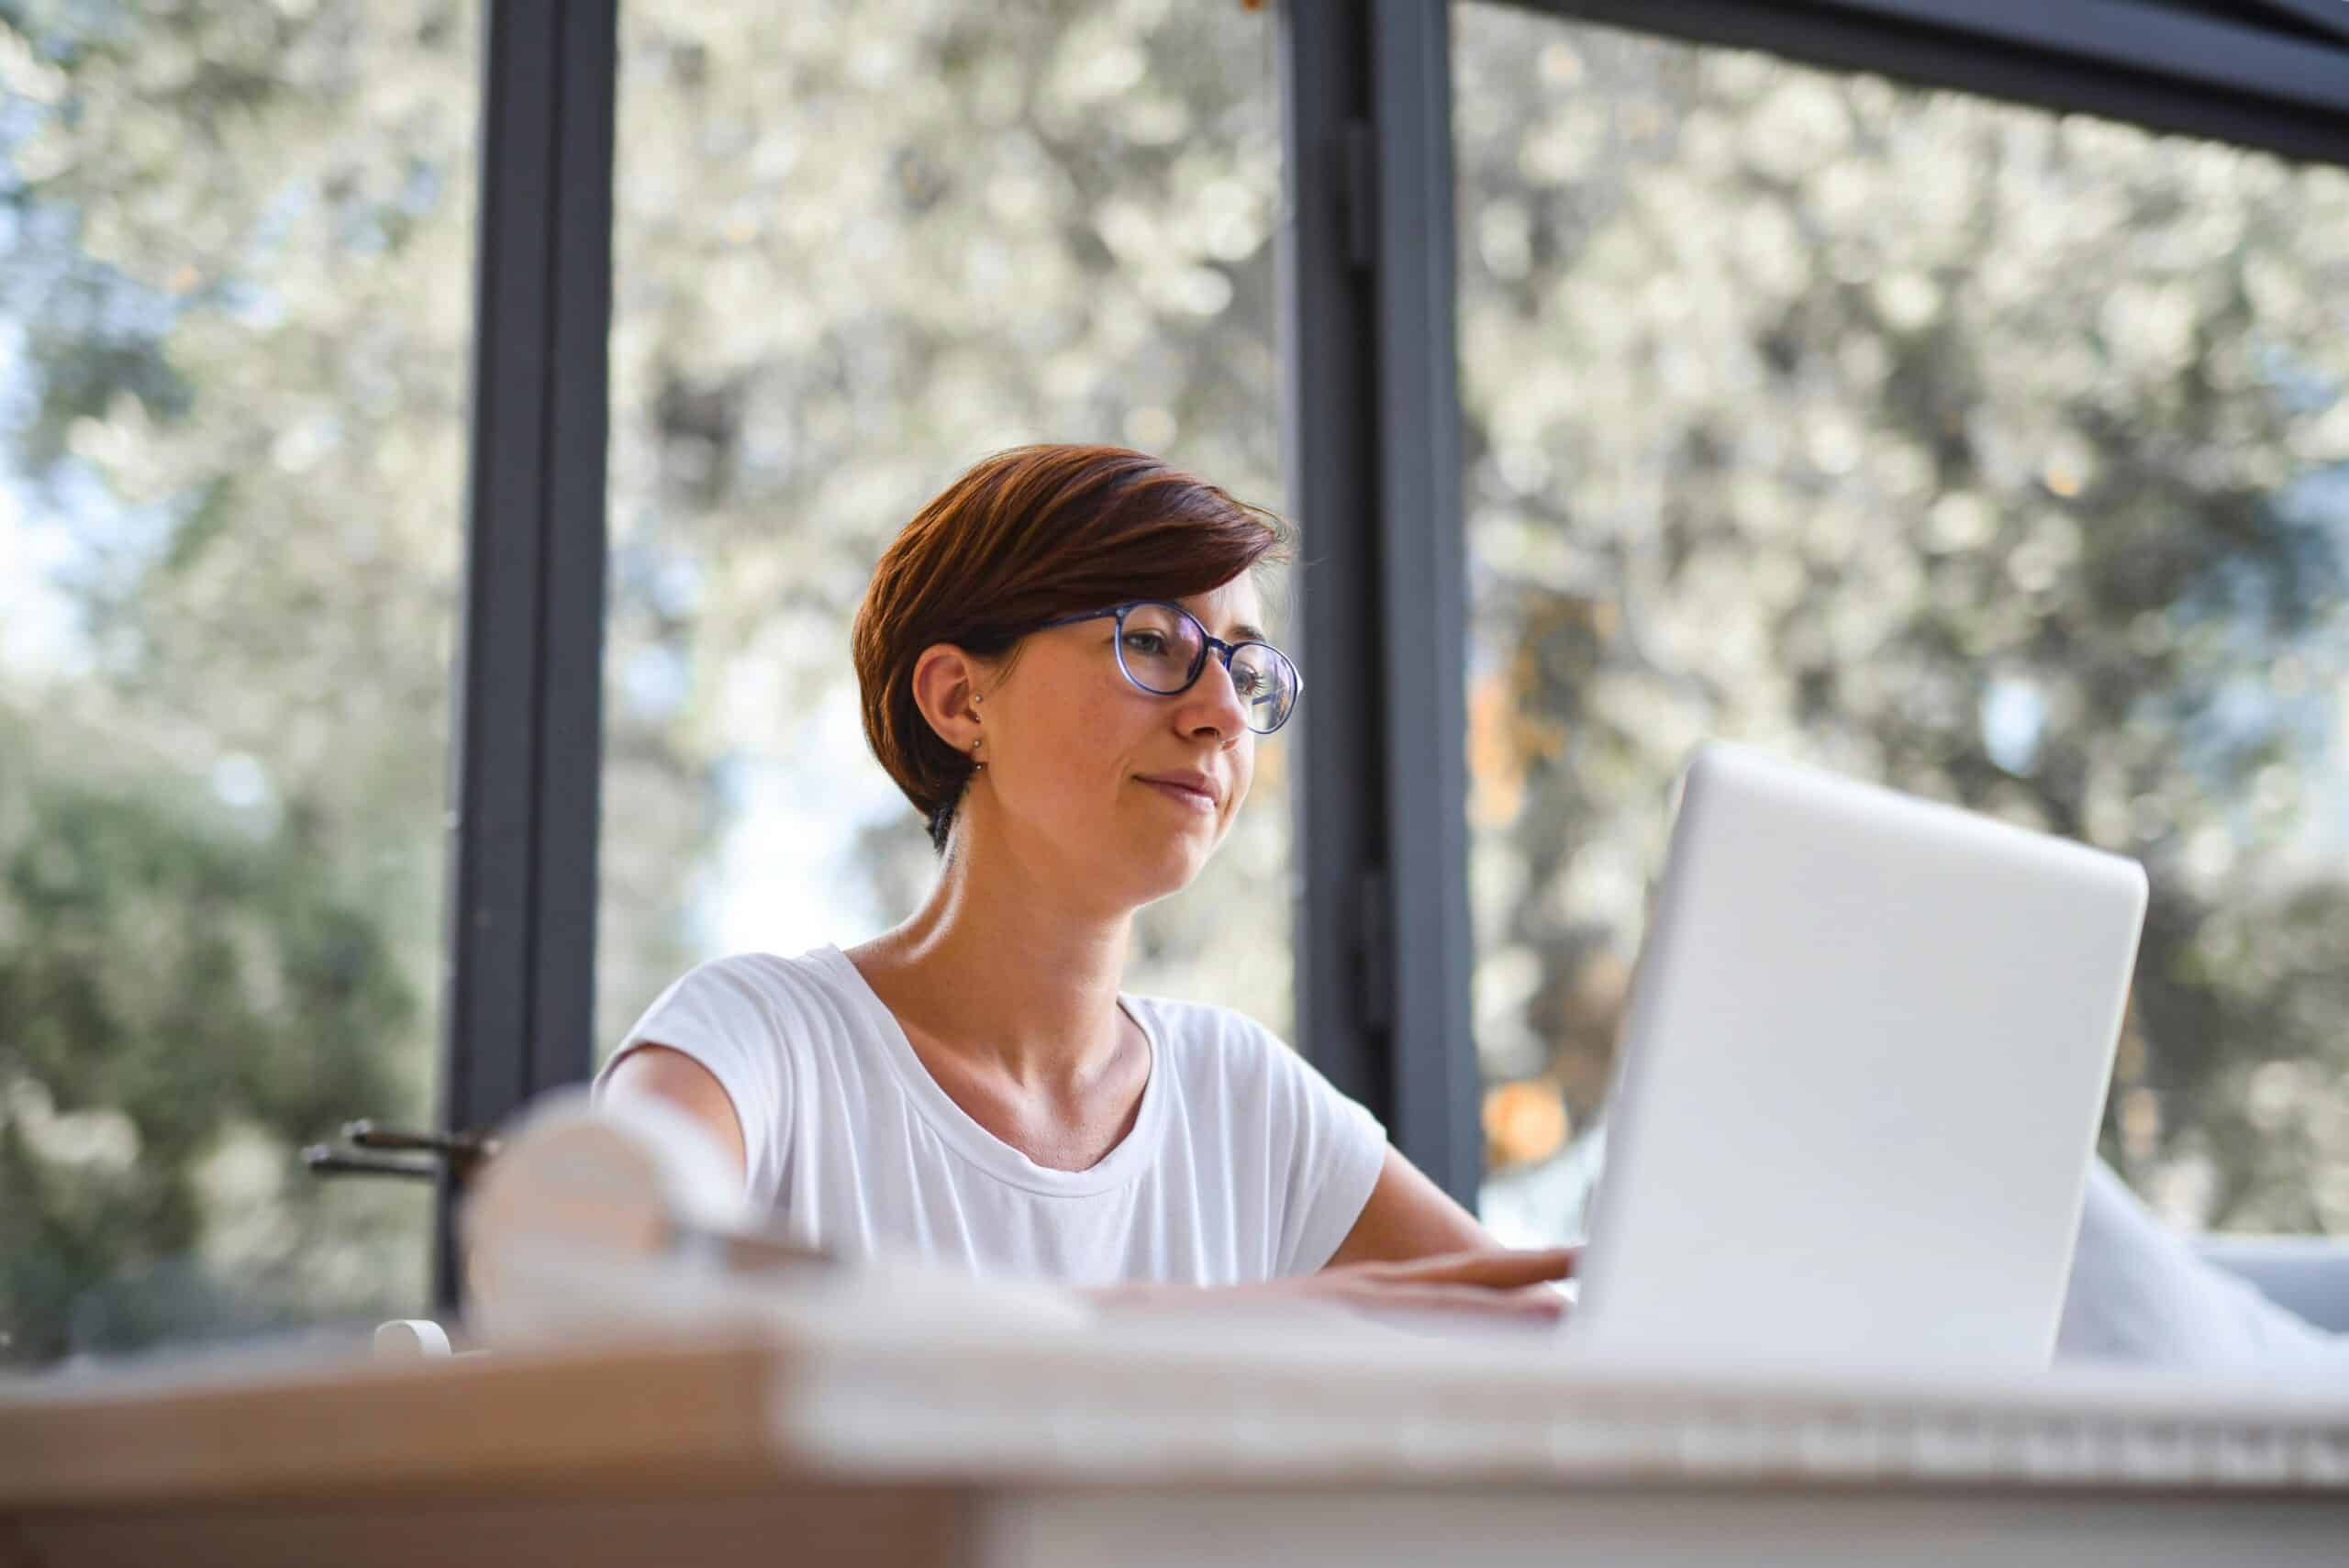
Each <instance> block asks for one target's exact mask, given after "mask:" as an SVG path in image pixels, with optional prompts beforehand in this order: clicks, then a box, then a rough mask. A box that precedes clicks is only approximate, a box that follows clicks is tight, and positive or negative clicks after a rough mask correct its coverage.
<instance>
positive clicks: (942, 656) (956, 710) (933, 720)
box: [913, 642, 986, 752]
mask: <svg viewBox="0 0 2349 1568" xmlns="http://www.w3.org/2000/svg"><path fill="white" fill-rule="evenodd" d="M982 673H984V672H983V671H982V670H981V667H980V665H979V662H978V661H977V660H975V659H974V658H972V657H971V655H969V654H968V653H965V652H963V651H962V650H961V649H959V648H957V647H955V646H954V645H953V644H952V643H951V642H933V643H931V644H930V646H929V647H928V648H925V649H923V650H922V651H921V656H920V657H919V658H918V659H916V660H915V661H914V677H913V680H914V706H916V707H918V708H920V709H921V716H922V717H924V718H926V719H928V720H930V728H932V729H934V730H936V731H937V732H938V737H939V739H940V740H943V741H945V742H946V743H947V744H948V745H949V746H952V747H953V748H954V750H956V751H963V752H968V751H970V749H971V747H972V745H973V744H974V742H976V741H977V740H979V739H980V738H981V737H982V736H983V735H985V733H986V727H985V724H984V723H983V722H981V721H982V718H983V717H984V713H983V709H982V706H981V703H980V699H979V691H978V681H979V679H980V676H981V675H982Z"/></svg>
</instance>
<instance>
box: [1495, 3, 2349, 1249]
mask: <svg viewBox="0 0 2349 1568" xmlns="http://www.w3.org/2000/svg"><path fill="white" fill-rule="evenodd" d="M1458 17H1459V28H1458V53H1457V58H1456V67H1457V70H1458V72H1459V91H1458V105H1459V110H1458V113H1459V118H1458V156H1459V161H1460V172H1461V182H1462V183H1461V199H1460V207H1459V210H1460V217H1461V227H1460V253H1459V254H1460V268H1461V309H1462V313H1463V314H1462V324H1461V341H1462V360H1463V365H1464V376H1465V388H1466V390H1465V396H1466V401H1467V405H1468V407H1469V410H1470V415H1469V426H1470V428H1469V431H1468V440H1467V451H1468V458H1467V462H1468V471H1467V485H1468V496H1469V507H1470V524H1469V528H1470V532H1469V550H1470V556H1471V574H1472V581H1473V593H1474V595H1475V614H1474V616H1473V617H1472V619H1471V625H1472V626H1473V627H1474V628H1475V632H1474V640H1473V645H1472V650H1471V659H1472V664H1473V673H1472V679H1473V681H1474V695H1473V699H1472V706H1473V713H1474V720H1473V724H1474V728H1473V734H1472V741H1471V744H1472V747H1473V773H1474V783H1473V801H1472V810H1473V814H1474V822H1475V825H1474V830H1473V833H1474V838H1473V843H1474V848H1473V851H1472V852H1473V854H1474V857H1475V859H1474V863H1473V866H1472V872H1471V881H1472V885H1473V887H1474V890H1475V906H1476V929H1477V934H1478V937H1477V940H1478V942H1479V959H1478V964H1477V969H1476V976H1475V990H1476V1006H1477V1018H1478V1030H1479V1041H1478V1043H1479V1051H1480V1053H1481V1060H1482V1065H1483V1068H1484V1072H1485V1073H1486V1081H1487V1084H1488V1085H1489V1087H1488V1100H1487V1112H1488V1115H1487V1129H1488V1132H1489V1134H1490V1137H1489V1142H1488V1153H1489V1156H1490V1163H1491V1166H1492V1168H1493V1175H1492V1178H1491V1180H1490V1182H1489V1183H1488V1186H1487V1189H1486V1212H1487V1215H1488V1217H1490V1218H1492V1220H1493V1221H1494V1222H1495V1223H1496V1224H1497V1225H1499V1226H1501V1227H1503V1228H1505V1229H1509V1230H1510V1231H1511V1232H1512V1233H1514V1234H1520V1235H1532V1234H1542V1233H1551V1234H1555V1233H1557V1232H1559V1231H1561V1230H1565V1229H1574V1228H1575V1226H1576V1225H1577V1224H1578V1223H1579V1212H1578V1206H1579V1204H1580V1202H1581V1199H1582V1196H1583V1193H1584V1190H1585V1187H1586V1184H1587V1180H1588V1175H1589V1172H1590V1168H1591V1164H1592V1158H1593V1155H1594V1154H1595V1152H1596V1149H1595V1145H1594V1141H1593V1140H1592V1138H1591V1137H1590V1135H1591V1134H1592V1132H1593V1131H1594V1130H1595V1129H1598V1127H1599V1125H1600V1124H1601V1122H1602V1120H1603V1118H1604V1113H1605V1106H1604V1095H1605V1092H1606V1087H1607V1084H1608V1078H1609V1070H1610V1067H1611V1063H1612V1057H1613V1052H1614V1047H1615V1031H1616V1029H1617V1027H1618V1024H1619V1021H1620V1013H1621V1009H1622V1005H1623V993H1624V985H1625V982H1626V980H1627V978H1628V975H1629V972H1630V966H1631V960H1632V958H1633V955H1634V953H1635V952H1636V951H1637V945H1638V941H1639V937H1640V934H1641V930H1642V920H1643V900H1644V898H1645V895H1646V888H1647V884H1648V879H1649V876H1650V874H1651V873H1652V870H1653V867H1654V865H1655V864H1656V863H1657V860H1658V857H1659V856H1660V853H1661V851H1662V848H1663V842H1664V831H1665V827H1666V818H1665V811H1666V805H1667V791H1668V787H1669V784H1670V781H1671V780H1672V778H1673V776H1674V774H1675V772H1676V771H1677V769H1678V767H1679V766H1680V764H1681V762H1683V761H1684V760H1685V758H1686V756H1687V751H1688V749H1689V748H1690V746H1691V745H1692V744H1693V743H1694V742H1695V741H1697V740H1698V739H1699V738H1700V737H1704V736H1708V735H1721V736H1726V737H1731V738H1737V739H1742V740H1749V741H1753V742H1757V743H1760V744H1762V745H1765V746H1768V747H1771V748H1774V749H1776V750H1777V751H1781V752H1784V753H1786V754H1788V755H1792V756H1795V757H1798V758H1803V759H1807V760H1809V761H1812V762H1820V763H1823V764H1826V765H1829V766H1831V767H1835V768H1838V769H1842V770H1843V771H1846V772H1850V773H1857V774H1861V775H1864V776H1866V777H1870V778H1875V779H1878V780H1882V781H1884V782H1887V783H1889V784H1894V785H1896V786H1898V787H1900V788H1903V789H1906V790H1909V791H1913V792H1916V793H1919V794H1922V795H1931V796H1935V797H1938V798H1942V799H1946V800H1953V801H1957V802H1960V803H1963V804H1965V805H1967V806H1973V807H1976V808H1977V809H1980V810H1985V811H1987V812H1991V813H1993V814H1995V815H1997V816H1999V817H2005V818H2007V819H2009V820H2011V821H2015V822H2019V823H2022V824H2025V825H2028V826H2031V827H2033V828H2045V829H2049V830H2052V831H2054V832H2058V833H2062V834H2065V835H2068V836H2071V837H2075V838H2079V839H2084V840H2088V841H2090V842H2093V843H2096V844H2099V845H2102V846H2105V847H2106V848H2109V849H2112V850H2116V851H2121V852H2123V853H2126V854H2130V855H2133V856H2136V857H2138V858H2139V859H2140V860H2142V861H2143V862H2144V863H2145V865H2146V867H2147V869H2148V871H2149V873H2150V874H2151V876H2152V880H2153V886H2154V901H2153V906H2152V912H2151V915H2150V917H2149V919H2148V921H2147V925H2146V929H2145V937H2144V943H2143V953H2142V962H2140V965H2139V968H2138V972H2137V976H2136V983H2135V986H2134V990H2133V994H2132V1003H2131V1006H2130V1010H2129V1016H2128V1021H2127V1024H2126V1026H2125V1028H2124V1030H2123V1035H2122V1040H2121V1052H2120V1060H2119V1068H2118V1072H2117V1076H2116V1080H2115V1084H2114V1087H2113V1093H2112V1095H2111V1100H2110V1113H2109V1116H2108V1121H2107V1127H2106V1129H2105V1137H2104V1150H2105V1152H2106V1154H2107V1155H2108V1156H2109V1157H2110V1158H2111V1159H2112V1160H2113V1161H2114V1162H2115V1163H2116V1164H2117V1165H2118V1167H2119V1168H2120V1170H2121V1172H2122V1173H2123V1174H2124V1175H2125V1176H2126V1177H2127V1178H2128V1179H2129V1180H2130V1181H2131V1182H2132V1183H2133V1184H2136V1186H2137V1187H2138V1188H2139V1190H2140V1191H2141V1192H2143V1194H2145V1195H2146V1196H2147V1197H2148V1198H2149V1199H2150V1200H2151V1201H2152V1202H2153V1203H2154V1205H2155V1206H2156V1207H2158V1208H2160V1209H2161V1210H2163V1211H2164V1212H2165V1213H2166V1214H2167V1215H2168V1216H2170V1217H2171V1218H2175V1219H2177V1220H2179V1221H2181V1222H2185V1223H2188V1224H2208V1225H2211V1226H2217V1227H2225V1228H2232V1229H2278V1230H2337V1229H2349V873H2344V870H2343V863H2344V862H2343V852H2344V851H2349V752H2344V751H2343V720H2344V718H2349V710H2344V709H2343V706H2342V705H2341V702H2340V693H2341V691H2342V689H2343V684H2342V683H2343V675H2344V674H2349V600H2344V593H2343V565H2344V557H2343V540H2344V539H2349V399H2344V397H2343V392H2344V389H2345V388H2349V333H2344V332H2343V327H2344V325H2349V318H2344V317H2343V310H2342V304H2341V302H2342V300H2343V298H2349V176H2344V174H2343V172H2342V171H2340V170H2337V169H2330V168H2299V167H2295V166H2293V165H2290V164H2288V163H2286V162H2283V161H2280V160H2277V159H2274V158H2270V157H2266V156H2264V155H2259V154H2254V153H2249V152H2244V151H2241V150H2235V149H2232V148H2228V147H2222V146H2215V145H2210V144H2205V143H2200V142H2196V141H2193V140H2189V139H2182V138H2176V137H2165V136H2155V135H2153V134H2150V133H2148V132H2145V131H2142V130H2137V129H2134V128H2128V127H2124V126H2119V125H2114V124H2110V123H2108V122H2104V121H2099V120H2096V119H2091V118H2088V117H2083V116H2056V115H2052V114H2047V113H2043V112H2040V111H2036V110H2032V109H2026V108H2021V107H2015V106H2004V105H1998V104H1992V103H1988V102H1986V101H1982V100H1979V99H1973V98H1968V97H1965V96H1964V95H1955V94H1949V93H1934V92H1926V91H1922V90H1918V89H1913V88H1908V87H1900V86H1895V85H1893V84H1891V83H1887V82H1885V81H1882V80H1879V79H1876V78H1874V77H1869V76H1848V75H1838V74H1831V73H1827V72H1818V71H1812V70H1808V69H1803V68H1799V67H1796V66H1792V65H1788V64H1785V63H1782V62H1780V61H1775V60H1772V59H1770V58H1767V57H1765V56H1761V55H1755V54H1750V53H1741V52H1737V51H1733V50H1714V49H1699V48H1692V47H1687V46H1683V45H1678V44H1672V43H1664V42H1660V41H1656V40H1652V39H1641V38H1637V37H1631V36H1627V35H1623V34H1619V33H1614V32H1609V31H1606V30H1602V29H1599V28H1587V27H1581V26H1568V25H1563V24H1559V23H1556V22H1553V21H1545V20H1542V19H1538V18H1535V17H1530V16H1526V15H1522V14H1520V13H1518V12H1516V11H1513V10H1510V9H1507V8H1504V7H1499V6H1482V5H1472V6H1463V7H1461V8H1460V10H1459V12H1458Z"/></svg>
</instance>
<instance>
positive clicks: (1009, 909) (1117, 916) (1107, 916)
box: [849, 844, 1133, 1092]
mask: <svg viewBox="0 0 2349 1568" xmlns="http://www.w3.org/2000/svg"><path fill="white" fill-rule="evenodd" d="M970 848H971V847H970V846H969V845H967V844H957V845H956V847H955V851H954V853H953V854H952V856H950V858H949V859H948V861H947V862H946V864H945V865H944V867H943V868H942V869H941V872H940V873H939V878H938V881H937V883H936V884H935V885H934V886H932V887H931V889H930V895H929V897H928V898H926V899H925V900H923V903H922V906H921V907H920V908H919V909H918V910H916V911H915V912H914V913H913V915H912V916H911V917H908V918H907V920H906V921H905V922H904V923H902V924H901V925H899V926H898V927H896V929H894V930H891V931H888V932H886V933H885V934H884V935H882V936H880V937H877V938H875V939H874V940H872V941H869V942H866V943H863V945H861V946H859V947H857V948H854V949H852V950H851V951H850V953H849V957H850V959H851V961H852V962H854V963H855V964H856V966H857V969H858V971H859V972H860V973H863V976H864V978H865V981H866V983H867V984H871V985H872V986H873V989H874V993H875V995H879V996H880V997H881V999H882V1001H883V1002H884V1003H885V1004H886V1005H887V1006H888V1007H889V1010H890V1011H891V1012H893V1013H895V1014H896V1016H897V1018H898V1019H899V1020H900V1021H901V1022H903V1023H906V1024H908V1025H911V1026H913V1027H914V1028H916V1029H919V1030H920V1031H921V1032H922V1033H923V1034H925V1035H927V1036H928V1037H930V1039H931V1040H934V1041H936V1042H937V1043H938V1044H940V1045H941V1046H943V1047H945V1048H947V1049H949V1050H952V1051H955V1052H957V1053H958V1054H964V1055H965V1056H966V1059H968V1060H971V1061H972V1062H974V1064H975V1065H983V1066H985V1067H987V1068H990V1069H992V1070H995V1071H997V1072H1000V1073H1002V1074H1003V1075H1004V1077H1005V1078H1007V1079H1008V1080H1009V1081H1010V1082H1011V1083H1012V1084H1017V1085H1019V1086H1020V1087H1021V1088H1026V1089H1042V1090H1050V1091H1055V1092H1063V1091H1080V1092H1081V1091H1082V1090H1083V1088H1084V1087H1085V1085H1087V1084H1092V1083H1094V1082H1096V1081H1097V1080H1098V1079H1099V1078H1100V1077H1101V1076H1102V1074H1104V1073H1108V1072H1109V1071H1111V1070H1113V1069H1114V1067H1115V1066H1116V1065H1117V1064H1118V1062H1119V1060H1120V1058H1121V1056H1122V1054H1123V1053H1124V1052H1125V1051H1127V1050H1128V1049H1129V1045H1130V1042H1129V1040H1127V1030H1128V1028H1129V1027H1130V1026H1128V1025H1127V1024H1126V1023H1125V1022H1124V1019H1123V1018H1122V1016H1121V1015H1120V1014H1119V1010H1118V988H1119V982H1120V980H1121V978H1122V976H1123V975H1124V973H1125V967H1126V952H1127V949H1128V947H1129V944H1130V940H1131V937H1132V930H1133V916H1132V914H1131V912H1130V911H1110V912H1103V911H1101V910H1098V909H1085V908H1080V907H1072V906H1070V904H1069V903H1068V901H1067V899H1066V895H1065V882H1064V879H1057V878H1055V879H1049V880H1052V881H1061V882H1062V883H1063V886H1062V887H1061V888H1057V889H1056V888H1052V887H1050V886H1047V885H1045V884H1046V882H1047V881H1048V879H1046V878H1042V877H1037V876H1029V875H1022V874H1020V873H1019V869H1018V868H1017V867H1015V866H1011V865H1007V864H1005V863H1003V859H1002V858H1001V857H989V858H987V860H986V861H985V862H984V863H983V862H981V861H980V858H979V857H977V856H974V854H972V853H971V852H970Z"/></svg>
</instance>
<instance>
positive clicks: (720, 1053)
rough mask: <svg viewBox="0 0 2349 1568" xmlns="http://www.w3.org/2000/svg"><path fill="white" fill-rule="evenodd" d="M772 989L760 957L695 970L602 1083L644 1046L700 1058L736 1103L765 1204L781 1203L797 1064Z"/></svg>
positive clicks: (664, 997)
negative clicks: (777, 1196) (765, 979)
mask: <svg viewBox="0 0 2349 1568" xmlns="http://www.w3.org/2000/svg"><path fill="white" fill-rule="evenodd" d="M770 991H771V987H770V985H769V984H765V983H763V980H762V977H761V975H760V973H759V970H758V968H757V962H756V961H755V960H753V959H748V958H724V959H717V960H714V961H712V962H708V963H705V964H702V965H699V966H698V967H696V968H695V969H693V970H690V971H688V972H687V973H685V975H683V976H682V977H680V978H679V979H678V980H677V981H676V982H675V983H674V984H672V985H670V987H669V988H668V989H667V990H666V991H663V992H662V993H661V995H659V996H657V997H655V998H654V999H653V1003H652V1006H650V1007H647V1008H646V1009H645V1010H644V1016H643V1017H642V1018H639V1019H637V1020H636V1025H635V1027H634V1028H632V1029H629V1031H628V1033H627V1035H626V1036H625V1037H623V1038H622V1040H620V1043H619V1048H618V1050H617V1051H613V1052H612V1058H611V1060H610V1061H609V1062H605V1063H604V1066H603V1070H602V1071H601V1072H599V1073H596V1085H595V1092H596V1094H598V1095H600V1094H602V1093H603V1090H604V1085H605V1084H606V1083H607V1081H609V1079H610V1077H611V1073H612V1069H613V1068H615V1067H617V1066H618V1065H619V1063H620V1061H621V1059H622V1058H623V1057H625V1056H627V1055H628V1053H629V1051H632V1050H633V1049H635V1048H636V1047H637V1046H640V1045H647V1044H650V1045H663V1046H667V1047H668V1048H669V1049H670V1050H672V1051H678V1052H680V1053H682V1054H684V1055H685V1056H689V1057H691V1058H693V1059H694V1060H695V1061H696V1062H699V1063H700V1064H701V1065H702V1066H703V1067H705V1068H706V1069H707V1070H708V1072H709V1074H710V1076H711V1077H713V1078H716V1079H717V1080H718V1086H719V1087H720V1088H722V1089H724V1090H725V1091H726V1097H727V1098H728V1099H729V1100H731V1101H733V1102H734V1115H735V1118H736V1119H738V1120H739V1121H740V1123H741V1126H742V1152H743V1156H744V1160H745V1163H746V1164H747V1165H748V1167H749V1183H748V1185H749V1190H750V1195H751V1197H752V1198H753V1199H755V1200H757V1201H759V1202H762V1203H773V1202H774V1196H775V1188H776V1187H777V1185H778V1184H780V1181H781V1164H782V1152H783V1151H782V1150H781V1148H780V1147H779V1144H780V1141H781V1138H782V1132H783V1129H784V1128H785V1126H787V1125H788V1122H787V1118H788V1115H789V1111H790V1105H789V1098H790V1086H791V1085H790V1081H789V1080H790V1063H789V1060H788V1058H787V1057H786V1055H785V1051H784V1049H783V1043H784V1042H783V1040H782V1039H781V1036H780V1031H779V1029H778V1026H777V1022H776V1016H775V1008H774V999H773V997H772V995H770Z"/></svg>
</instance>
